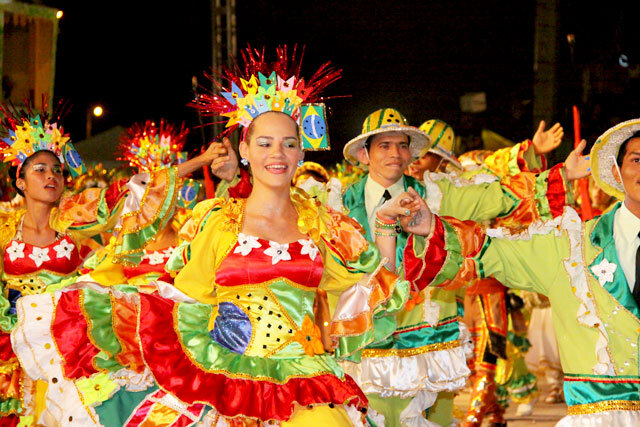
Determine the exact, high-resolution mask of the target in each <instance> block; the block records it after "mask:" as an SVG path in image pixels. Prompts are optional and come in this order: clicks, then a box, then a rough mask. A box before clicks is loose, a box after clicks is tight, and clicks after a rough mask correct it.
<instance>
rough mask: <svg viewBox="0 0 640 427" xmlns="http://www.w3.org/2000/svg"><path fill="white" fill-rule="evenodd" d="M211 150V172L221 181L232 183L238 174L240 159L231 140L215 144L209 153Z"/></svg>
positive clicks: (227, 139) (210, 146) (211, 146)
mask: <svg viewBox="0 0 640 427" xmlns="http://www.w3.org/2000/svg"><path fill="white" fill-rule="evenodd" d="M210 150H211V153H210V154H211V156H212V160H211V172H212V173H213V174H214V175H215V176H217V177H218V178H220V179H224V180H225V181H228V182H231V181H232V180H233V178H234V177H235V176H236V173H238V157H237V156H236V152H235V151H233V147H231V141H229V138H224V139H223V140H222V142H213V143H211V145H209V148H208V149H207V152H209V151H210Z"/></svg>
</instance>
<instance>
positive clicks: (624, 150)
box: [616, 130, 640, 168]
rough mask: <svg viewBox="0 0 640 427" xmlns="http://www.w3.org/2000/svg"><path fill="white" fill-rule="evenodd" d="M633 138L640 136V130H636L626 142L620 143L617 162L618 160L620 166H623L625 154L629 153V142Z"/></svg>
mask: <svg viewBox="0 0 640 427" xmlns="http://www.w3.org/2000/svg"><path fill="white" fill-rule="evenodd" d="M633 138H640V130H638V131H635V132H634V133H633V134H632V135H631V136H630V137H629V138H627V139H625V140H624V142H623V143H622V144H621V145H620V149H618V156H617V157H616V162H618V167H620V168H621V167H622V160H623V159H624V156H625V154H627V145H628V144H627V143H628V142H629V141H630V140H632V139H633Z"/></svg>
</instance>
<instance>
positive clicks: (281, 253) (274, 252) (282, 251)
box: [264, 241, 291, 265]
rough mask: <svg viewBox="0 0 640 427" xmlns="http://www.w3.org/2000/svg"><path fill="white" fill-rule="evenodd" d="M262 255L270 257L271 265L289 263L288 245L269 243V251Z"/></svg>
mask: <svg viewBox="0 0 640 427" xmlns="http://www.w3.org/2000/svg"><path fill="white" fill-rule="evenodd" d="M264 254H265V255H269V256H270V257H271V265H275V264H277V263H279V262H280V261H289V260H290V259H291V255H290V254H289V244H288V243H285V244H284V245H281V244H280V243H276V242H271V241H270V242H269V249H267V250H265V251H264Z"/></svg>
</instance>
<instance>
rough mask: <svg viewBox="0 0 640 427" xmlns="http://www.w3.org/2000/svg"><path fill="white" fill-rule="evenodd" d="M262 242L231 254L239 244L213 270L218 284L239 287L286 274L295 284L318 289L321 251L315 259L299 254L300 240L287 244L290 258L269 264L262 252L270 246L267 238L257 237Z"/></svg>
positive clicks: (321, 267) (320, 271) (268, 258)
mask: <svg viewBox="0 0 640 427" xmlns="http://www.w3.org/2000/svg"><path fill="white" fill-rule="evenodd" d="M258 242H259V243H260V244H261V245H262V247H260V248H254V249H252V250H251V252H250V253H249V254H248V255H247V256H242V255H241V254H239V253H237V254H236V253H233V251H234V250H235V248H236V247H238V245H239V243H236V245H235V246H234V249H233V250H232V251H231V252H230V253H229V255H228V256H227V257H226V258H225V259H224V261H222V264H220V267H219V268H218V271H216V283H217V284H218V285H220V286H238V285H246V284H254V283H263V282H266V281H268V280H272V279H276V278H278V277H285V278H287V279H289V280H291V281H292V282H294V283H298V284H301V285H303V286H307V287H312V288H317V287H318V285H319V284H320V279H321V278H322V271H323V263H322V256H321V255H320V253H317V254H316V257H315V259H314V260H311V258H309V255H302V254H301V253H300V251H301V249H302V245H301V244H300V243H299V242H293V243H290V244H289V249H288V252H289V254H290V255H291V259H290V260H287V261H284V260H282V261H280V262H278V263H277V264H275V265H274V264H272V261H271V260H272V258H271V256H269V255H266V254H265V253H264V251H265V250H267V249H268V248H269V241H268V240H264V239H258Z"/></svg>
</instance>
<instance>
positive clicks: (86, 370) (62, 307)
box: [51, 291, 100, 378]
mask: <svg viewBox="0 0 640 427" xmlns="http://www.w3.org/2000/svg"><path fill="white" fill-rule="evenodd" d="M87 328H88V325H87V321H86V319H85V317H84V315H83V313H82V309H81V307H80V293H79V292H78V291H70V292H63V293H62V295H61V296H60V300H59V301H58V305H57V306H56V309H55V318H54V319H53V322H52V325H51V333H52V335H53V337H54V339H55V342H56V345H57V346H58V350H60V354H61V355H62V358H63V361H64V363H63V369H64V374H65V376H66V377H68V378H81V377H83V376H89V375H92V374H95V373H96V372H98V371H97V370H96V369H95V368H94V366H93V364H92V363H91V361H92V360H93V358H94V357H95V356H96V355H97V354H98V353H99V352H100V350H99V349H98V348H97V347H96V346H94V345H93V344H92V343H91V341H90V340H89V336H88V329H87Z"/></svg>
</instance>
